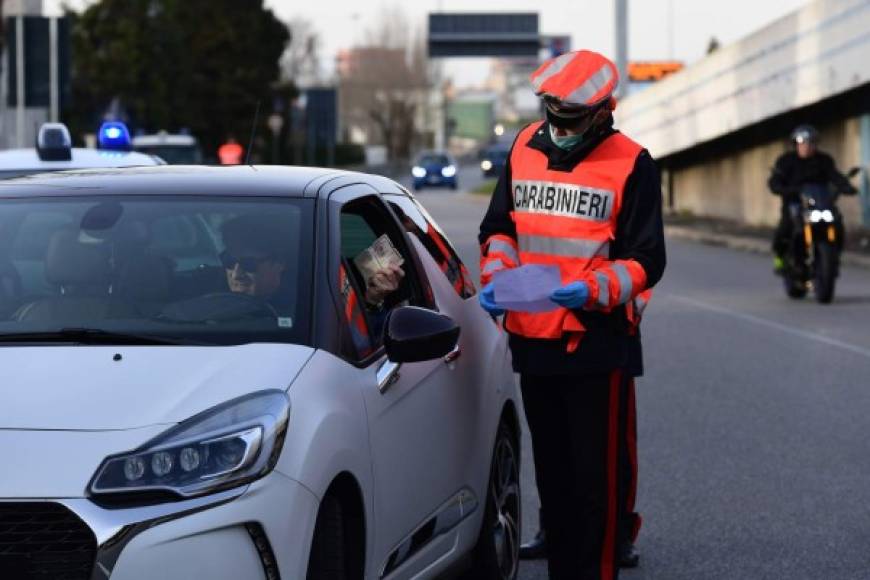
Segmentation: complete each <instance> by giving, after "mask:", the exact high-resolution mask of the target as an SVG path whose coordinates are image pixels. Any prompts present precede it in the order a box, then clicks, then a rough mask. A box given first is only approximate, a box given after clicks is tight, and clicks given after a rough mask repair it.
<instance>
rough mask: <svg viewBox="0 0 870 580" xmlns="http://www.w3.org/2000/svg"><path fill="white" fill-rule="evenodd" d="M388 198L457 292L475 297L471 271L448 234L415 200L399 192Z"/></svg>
mask: <svg viewBox="0 0 870 580" xmlns="http://www.w3.org/2000/svg"><path fill="white" fill-rule="evenodd" d="M388 199H389V201H390V205H391V206H392V208H393V211H394V212H395V213H396V215H397V216H398V217H399V220H400V221H401V222H402V225H403V226H404V227H405V231H407V232H408V233H409V234H413V235H414V236H416V237H417V239H418V240H420V242H421V243H422V244H423V247H425V248H426V250H427V251H428V252H429V254H430V255H431V256H432V259H434V260H435V263H436V264H438V267H439V268H441V271H442V272H443V273H444V275H445V276H446V277H447V280H448V281H449V282H450V285H451V286H453V289H454V290H455V291H456V293H457V294H458V295H459V296H460V297H461V298H470V297H472V296H474V295H475V294H476V290H475V288H474V281H473V280H472V278H471V274H470V272H469V271H468V269H467V268H466V267H465V264H463V263H462V260H460V259H459V256H458V255H457V253H456V250H455V249H454V248H453V246H452V245H451V244H450V242H449V241H448V240H447V237H446V236H445V235H444V233H443V232H442V231H441V229H440V228H438V226H437V225H436V224H435V220H433V219H432V217H431V216H430V215H429V214H428V213H427V212H426V210H425V209H424V208H423V207H422V206H421V205H420V204H419V203H417V201H416V200H413V199H411V198H408V197H404V196H398V195H392V196H389V198H388Z"/></svg>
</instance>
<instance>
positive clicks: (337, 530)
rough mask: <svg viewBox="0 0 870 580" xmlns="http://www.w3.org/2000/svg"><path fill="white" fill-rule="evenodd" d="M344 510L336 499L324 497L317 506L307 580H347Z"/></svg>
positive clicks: (328, 496)
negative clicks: (318, 506)
mask: <svg viewBox="0 0 870 580" xmlns="http://www.w3.org/2000/svg"><path fill="white" fill-rule="evenodd" d="M344 531H345V528H344V510H343V508H342V505H341V502H340V501H339V500H338V498H336V497H334V496H332V495H328V494H327V495H326V496H325V497H324V498H323V501H321V502H320V510H319V511H318V512H317V522H316V523H315V524H314V539H313V540H312V542H311V552H310V554H309V556H308V574H307V576H306V577H307V579H308V580H348V579H349V578H350V576H349V575H348V572H347V567H346V561H345V554H346V551H345V545H344V543H345V533H344Z"/></svg>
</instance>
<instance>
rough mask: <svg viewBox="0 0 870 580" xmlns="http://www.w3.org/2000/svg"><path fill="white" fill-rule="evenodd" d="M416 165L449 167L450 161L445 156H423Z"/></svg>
mask: <svg viewBox="0 0 870 580" xmlns="http://www.w3.org/2000/svg"><path fill="white" fill-rule="evenodd" d="M417 164H418V165H450V160H449V159H447V156H446V155H435V154H433V155H423V156H421V157H420V161H419V162H418V163H417Z"/></svg>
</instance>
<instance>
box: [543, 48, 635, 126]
mask: <svg viewBox="0 0 870 580" xmlns="http://www.w3.org/2000/svg"><path fill="white" fill-rule="evenodd" d="M530 80H531V82H532V87H533V88H534V90H535V94H536V95H538V96H539V97H541V98H542V99H543V100H544V102H545V103H546V105H547V108H548V109H549V110H550V111H551V112H552V113H553V114H556V115H558V116H560V117H579V116H583V115H585V114H587V113H588V112H589V111H594V110H597V109H599V108H600V107H602V106H607V107H609V108H611V109H613V108H614V107H615V101H614V99H613V93H614V91H615V90H616V87H617V85H618V84H619V73H618V72H617V70H616V65H615V64H613V62H612V61H611V60H610V59H608V58H607V57H605V56H603V55H601V54H599V53H597V52H593V51H591V50H579V51H575V52H567V53H565V54H563V55H561V56H557V57H556V58H551V59H550V60H548V61H547V62H545V63H544V64H542V65H541V66H540V67H539V68H538V70H536V71H535V72H533V73H532V76H531V77H530Z"/></svg>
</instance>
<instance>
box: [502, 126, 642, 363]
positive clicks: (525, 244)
mask: <svg viewBox="0 0 870 580" xmlns="http://www.w3.org/2000/svg"><path fill="white" fill-rule="evenodd" d="M542 125H543V123H541V124H536V125H532V126H529V127H527V128H526V129H525V130H523V132H522V133H521V134H520V136H519V137H518V138H517V146H515V147H514V149H513V151H512V152H511V160H510V163H511V192H512V194H513V198H514V211H513V212H512V213H511V217H512V218H513V221H514V223H515V224H516V231H517V241H516V243H517V247H518V249H519V258H520V260H519V261H520V264H522V265H527V264H551V265H556V266H558V267H559V270H560V272H561V275H562V283H563V284H569V283H571V282H576V281H584V282H586V283H587V284H588V285H589V290H590V299H589V303H587V305H586V308H589V309H600V310H604V311H609V310H610V309H612V308H614V307H615V306H617V305H620V304H625V303H627V302H629V301H630V300H631V299H632V298H634V297H635V296H636V295H637V294H638V293H639V292H641V291H642V290H644V289H645V284H646V274H645V272H644V271H643V268H642V267H641V266H640V265H639V264H638V263H637V262H635V261H633V260H618V261H611V260H610V259H609V251H610V242H611V241H612V240H613V239H614V237H615V234H616V226H617V222H618V217H619V210H620V208H621V207H622V195H623V191H624V188H625V183H626V181H627V180H628V176H629V175H630V174H631V172H632V170H633V169H634V164H635V161H636V159H637V156H638V155H639V154H640V152H641V151H642V150H643V148H642V147H641V146H640V145H638V144H637V143H635V142H633V141H632V140H631V139H629V138H627V137H625V136H624V135H622V134H621V133H614V134H613V135H611V136H610V137H608V138H607V139H605V140H604V141H603V142H602V143H601V144H600V145H598V147H596V148H595V149H594V150H593V151H592V152H591V153H590V154H589V155H588V156H587V157H586V158H585V159H584V160H583V161H581V162H580V163H579V164H578V165H577V166H576V167H575V168H574V169H573V170H572V171H570V172H565V171H556V170H551V169H548V167H547V165H548V159H547V156H546V155H545V154H544V153H542V152H541V151H538V150H536V149H532V148H531V147H527V146H526V145H525V144H526V143H528V141H529V140H530V139H531V138H532V137H533V135H534V134H535V132H536V131H540V130H542V129H541V127H542ZM506 327H507V329H508V330H509V331H510V332H512V333H514V334H518V335H521V336H525V337H528V338H546V339H559V338H561V337H562V335H563V334H565V333H569V334H573V337H572V340H571V341H570V342H569V348H570V349H572V350H573V348H576V347H577V344H578V343H579V340H578V338H579V336H580V334H578V333H582V332H583V331H584V330H585V329H584V327H583V325H582V324H581V322H580V320H578V318H577V317H576V316H575V315H574V314H573V313H572V312H571V311H570V310H568V309H566V308H558V309H556V310H552V311H550V312H543V313H528V312H509V313H508V315H507V321H506Z"/></svg>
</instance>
